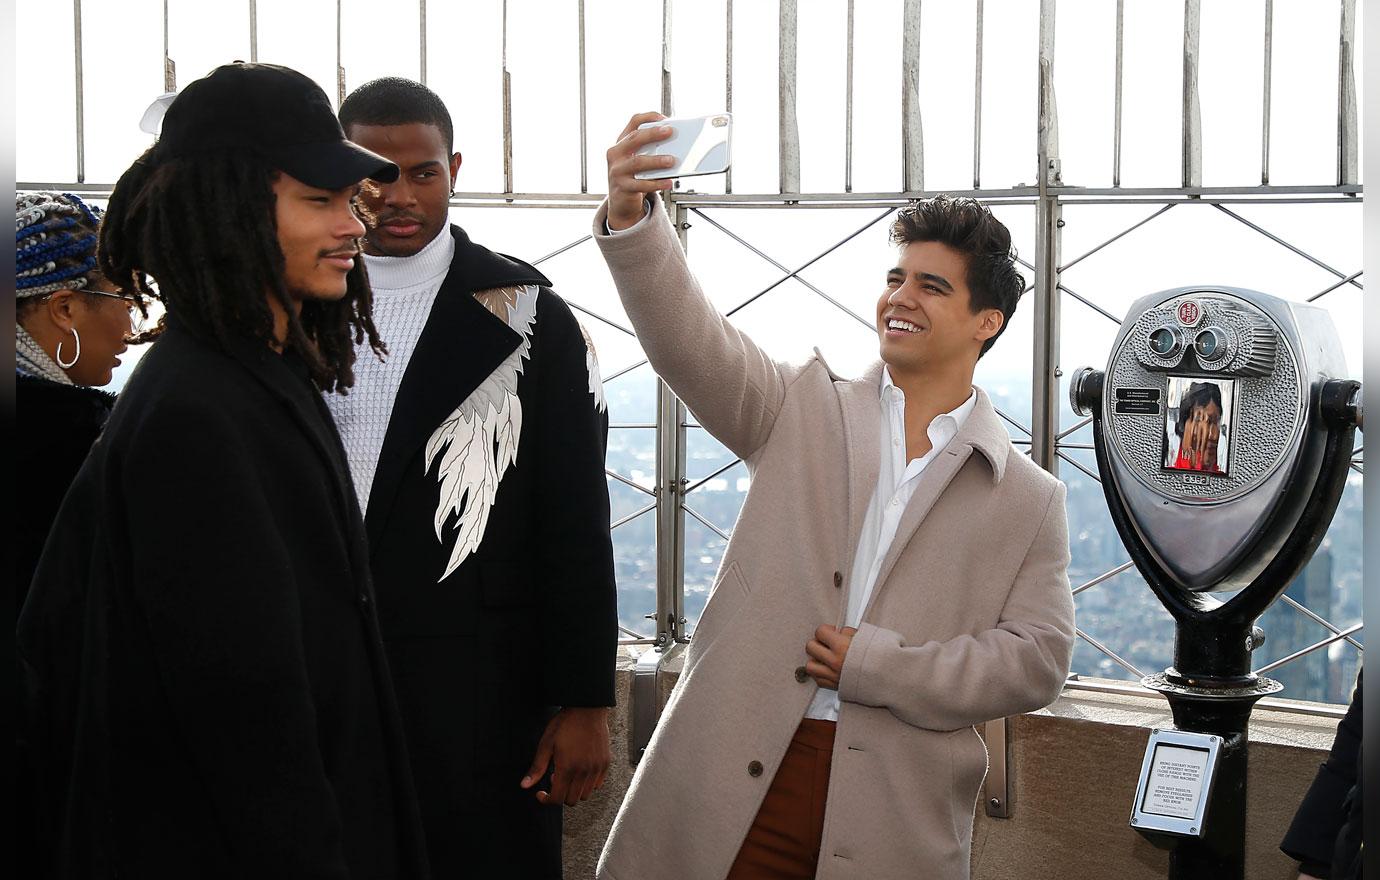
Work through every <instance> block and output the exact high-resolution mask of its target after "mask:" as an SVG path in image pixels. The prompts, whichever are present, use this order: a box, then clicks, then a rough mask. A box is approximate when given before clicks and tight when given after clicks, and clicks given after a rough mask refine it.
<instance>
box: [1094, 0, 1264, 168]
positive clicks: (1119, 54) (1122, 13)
mask: <svg viewBox="0 0 1380 880" xmlns="http://www.w3.org/2000/svg"><path fill="white" fill-rule="evenodd" d="M1267 2H1268V0H1267ZM1125 25H1126V0H1116V97H1115V98H1114V99H1113V102H1114V103H1113V107H1114V109H1113V114H1112V186H1121V70H1122V60H1123V57H1124V54H1125V53H1124V50H1125V48H1126V31H1125Z"/></svg>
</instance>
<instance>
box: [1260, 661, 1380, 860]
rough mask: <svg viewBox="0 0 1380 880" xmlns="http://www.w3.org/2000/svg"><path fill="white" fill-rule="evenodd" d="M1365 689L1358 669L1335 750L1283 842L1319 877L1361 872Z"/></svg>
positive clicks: (1283, 847) (1295, 816) (1311, 787)
mask: <svg viewBox="0 0 1380 880" xmlns="http://www.w3.org/2000/svg"><path fill="white" fill-rule="evenodd" d="M1363 692H1364V688H1363V687H1362V684H1361V676H1360V675H1359V674H1358V675H1357V677H1356V690H1355V691H1354V692H1353V693H1352V696H1351V705H1350V706H1348V707H1347V710H1346V715H1345V716H1343V718H1342V721H1341V723H1340V724H1338V725H1337V736H1336V737H1335V738H1334V739H1333V741H1332V750H1331V751H1330V752H1329V753H1328V755H1327V760H1326V761H1324V762H1323V763H1322V766H1320V767H1319V768H1318V775H1317V776H1316V777H1314V779H1313V784H1312V785H1310V786H1309V787H1308V792H1307V793H1306V794H1305V795H1304V796H1303V802H1302V803H1301V804H1299V808H1298V812H1296V813H1295V814H1294V821H1293V822H1291V823H1290V824H1289V831H1288V832H1287V833H1286V834H1285V835H1284V841H1283V842H1282V843H1280V845H1279V848H1280V849H1282V850H1284V852H1285V853H1287V854H1288V855H1289V857H1290V858H1293V859H1295V860H1296V861H1298V862H1299V863H1300V864H1299V867H1300V870H1302V871H1303V872H1304V873H1307V874H1311V875H1312V876H1314V877H1319V878H1334V880H1350V878H1360V876H1361V862H1362V858H1363V855H1364V853H1363V852H1362V849H1361V830H1362V827H1363V826H1362V799H1361V788H1362V786H1361V780H1362V778H1363V777H1362V775H1361V759H1362V749H1361V743H1362V742H1363V740H1362V737H1361V720H1362V718H1363V717H1364V709H1363V708H1362V699H1361V697H1362V693H1363Z"/></svg>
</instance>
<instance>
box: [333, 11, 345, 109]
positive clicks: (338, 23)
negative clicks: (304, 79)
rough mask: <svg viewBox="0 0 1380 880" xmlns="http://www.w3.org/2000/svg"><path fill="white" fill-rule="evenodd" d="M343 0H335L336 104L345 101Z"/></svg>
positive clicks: (337, 105)
mask: <svg viewBox="0 0 1380 880" xmlns="http://www.w3.org/2000/svg"><path fill="white" fill-rule="evenodd" d="M342 5H343V4H342V2H341V0H335V106H336V107H337V108H338V107H339V106H340V105H341V104H344V103H345V56H344V55H343V54H341V52H342V42H343V41H342V34H343V33H344V31H345V26H344V22H345V10H344V9H342V8H341V7H342Z"/></svg>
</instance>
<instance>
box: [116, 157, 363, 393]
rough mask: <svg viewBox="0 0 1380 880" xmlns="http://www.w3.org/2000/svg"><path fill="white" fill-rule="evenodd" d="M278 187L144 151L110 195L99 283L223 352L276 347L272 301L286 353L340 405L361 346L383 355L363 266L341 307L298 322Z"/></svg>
mask: <svg viewBox="0 0 1380 880" xmlns="http://www.w3.org/2000/svg"><path fill="white" fill-rule="evenodd" d="M273 175H274V171H273V169H271V168H270V167H268V165H266V164H265V163H264V162H263V161H262V160H260V159H258V158H257V157H255V156H253V155H251V154H248V153H242V152H240V153H232V152H214V153H203V154H200V155H197V156H196V157H195V158H171V159H169V158H164V157H163V156H161V155H160V153H159V150H158V146H157V145H155V146H153V147H151V148H150V149H149V150H148V151H147V152H145V153H144V155H142V156H140V157H139V159H138V160H137V161H135V163H134V164H133V165H131V166H130V168H129V170H127V171H126V172H125V173H124V174H123V175H122V176H121V177H120V180H119V181H118V182H117V183H116V184H115V189H114V191H113V192H112V193H111V196H110V203H109V206H108V207H107V209H106V213H105V222H104V223H102V224H101V239H100V251H99V260H100V267H101V272H102V273H103V274H104V275H105V276H106V277H107V278H109V279H111V280H112V281H113V282H114V283H116V284H118V285H120V289H121V291H122V292H126V293H133V292H138V293H141V294H145V295H148V296H154V297H157V298H158V299H160V300H162V302H163V305H164V306H165V307H166V308H167V310H168V314H169V315H170V316H172V317H174V318H182V319H186V320H188V321H189V323H191V324H192V325H193V326H195V327H197V328H199V329H200V330H202V331H203V332H204V333H206V334H208V335H209V336H210V337H211V338H212V340H213V341H214V342H215V343H217V344H219V345H221V346H223V347H225V346H228V344H229V343H230V341H231V340H233V339H244V338H246V337H248V338H251V339H254V340H257V341H261V342H263V343H264V344H266V345H267V344H271V343H273V342H274V338H273V313H272V312H271V311H270V309H269V305H268V300H267V297H268V296H272V297H275V298H276V299H277V301H278V302H279V304H280V305H281V306H282V307H283V310H284V311H285V312H286V313H287V315H288V336H287V340H286V341H285V345H286V346H289V347H291V348H293V349H295V350H296V351H297V352H298V353H299V354H300V355H301V357H302V359H303V361H304V362H305V363H306V365H307V368H308V369H309V371H310V372H311V376H312V380H313V381H314V382H315V383H316V385H317V386H318V387H319V388H321V389H322V390H323V391H338V392H340V393H344V391H345V389H347V388H349V387H350V386H352V385H353V384H354V360H355V349H354V346H355V345H356V344H359V343H362V342H364V340H365V339H366V338H367V339H368V340H369V345H370V347H371V348H372V349H373V350H374V351H375V352H376V353H378V354H380V355H382V354H384V353H386V351H387V348H386V347H385V345H384V344H383V341H382V340H381V339H379V336H378V331H377V330H376V329H375V328H374V321H373V314H372V295H371V293H370V290H369V282H368V277H367V275H366V274H365V269H364V264H363V260H359V261H357V262H356V264H355V267H354V268H353V269H351V270H350V272H349V274H348V275H347V276H346V293H345V296H344V298H342V299H340V300H337V301H322V300H314V299H312V300H306V301H304V302H303V303H302V304H301V311H300V315H299V313H298V311H297V310H296V309H295V308H294V304H293V302H292V299H291V296H290V294H289V293H288V290H287V287H286V285H285V283H284V280H283V279H284V258H283V252H282V248H281V247H280V246H279V244H278V225H277V221H276V219H275V211H274V207H275V203H276V197H275V196H274V193H273ZM149 276H152V278H153V280H154V281H155V282H156V284H157V290H156V291H155V290H153V289H151V288H150V286H149ZM130 288H132V289H130Z"/></svg>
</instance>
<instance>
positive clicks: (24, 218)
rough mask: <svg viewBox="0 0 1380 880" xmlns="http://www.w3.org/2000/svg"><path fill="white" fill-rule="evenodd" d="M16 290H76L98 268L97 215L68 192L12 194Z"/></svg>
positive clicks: (30, 293)
mask: <svg viewBox="0 0 1380 880" xmlns="http://www.w3.org/2000/svg"><path fill="white" fill-rule="evenodd" d="M14 220H15V235H14V247H15V253H14V268H15V283H14V286H15V293H16V295H17V296H18V297H19V298H20V299H21V300H22V299H28V298H30V297H36V296H44V295H46V294H49V293H52V292H53V291H55V290H80V289H82V288H83V287H86V285H87V276H88V275H89V274H90V273H91V272H92V271H93V270H95V269H96V228H97V227H98V226H99V225H100V217H99V216H98V215H97V214H96V212H95V211H93V210H92V209H91V208H90V206H88V205H87V204H86V203H85V202H83V201H82V200H81V199H79V198H77V197H76V196H74V195H72V194H71V193H50V192H38V193H25V194H22V195H16V196H15V199H14Z"/></svg>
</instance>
